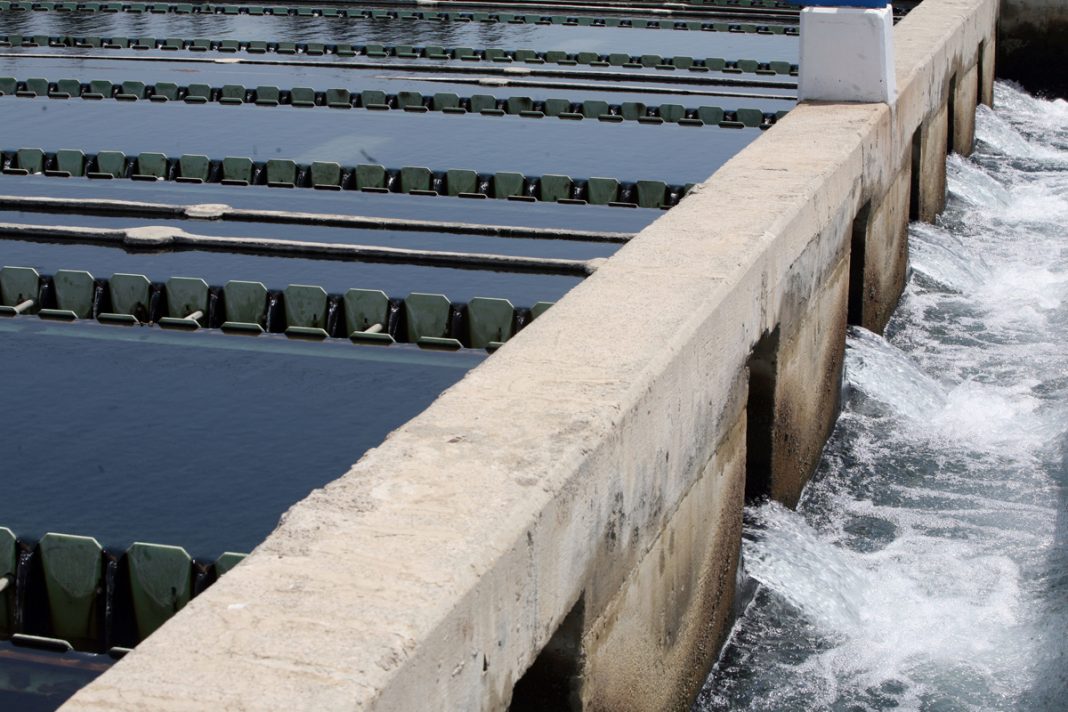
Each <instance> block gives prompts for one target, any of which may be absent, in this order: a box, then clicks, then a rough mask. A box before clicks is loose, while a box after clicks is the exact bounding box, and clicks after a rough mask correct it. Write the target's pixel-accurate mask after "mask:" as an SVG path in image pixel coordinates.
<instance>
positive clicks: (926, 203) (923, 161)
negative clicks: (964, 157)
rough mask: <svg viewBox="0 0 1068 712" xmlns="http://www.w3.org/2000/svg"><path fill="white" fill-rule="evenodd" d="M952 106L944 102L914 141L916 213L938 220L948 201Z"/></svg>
mask: <svg viewBox="0 0 1068 712" xmlns="http://www.w3.org/2000/svg"><path fill="white" fill-rule="evenodd" d="M948 122H949V107H948V105H947V104H942V105H941V106H940V107H939V108H937V109H935V110H934V111H933V112H932V113H931V114H930V115H929V116H928V117H927V119H926V120H925V121H924V122H923V123H922V124H921V125H920V127H919V129H917V130H918V132H919V134H918V137H917V140H915V141H914V143H913V156H912V170H913V172H914V174H915V175H914V178H913V180H914V181H915V191H914V192H915V195H914V196H913V198H914V199H915V201H916V205H915V206H914V208H915V214H914V215H913V217H915V218H916V219H917V220H923V221H924V222H934V219H935V218H936V217H938V213H940V212H942V208H943V207H944V206H945V204H946V139H947V138H948V128H949V123H948Z"/></svg>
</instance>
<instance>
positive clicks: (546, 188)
mask: <svg viewBox="0 0 1068 712" xmlns="http://www.w3.org/2000/svg"><path fill="white" fill-rule="evenodd" d="M540 193H541V199H542V200H544V201H545V202H547V203H555V202H556V201H558V200H567V199H568V198H570V197H571V179H570V178H569V177H567V176H558V175H544V176H542V177H541V189H540Z"/></svg>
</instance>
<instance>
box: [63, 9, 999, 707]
mask: <svg viewBox="0 0 1068 712" xmlns="http://www.w3.org/2000/svg"><path fill="white" fill-rule="evenodd" d="M996 11H997V4H996V0H927V2H925V3H924V4H923V5H922V6H920V7H919V8H918V9H917V10H916V11H914V12H913V13H912V14H910V15H909V16H908V18H906V19H905V20H904V21H903V22H901V23H900V24H899V25H898V26H897V28H896V30H895V42H896V44H897V49H898V56H897V83H898V86H899V89H900V98H899V99H898V101H897V102H896V103H895V105H894V106H892V107H890V106H886V105H885V104H878V105H817V104H807V105H803V106H800V107H798V108H797V109H796V110H795V111H793V112H791V113H790V115H789V116H788V117H787V118H786V119H785V120H784V121H782V122H781V123H780V124H778V125H777V126H776V127H775V128H774V130H772V131H770V132H768V133H767V134H766V135H764V136H762V137H761V138H760V139H759V140H758V141H756V142H754V143H753V144H752V145H751V146H749V147H748V148H747V149H746V150H745V151H743V152H742V153H740V154H739V155H738V156H737V157H735V158H734V159H733V160H731V161H730V162H729V163H728V164H727V165H725V166H724V167H723V168H722V169H720V170H719V171H718V172H717V173H716V174H715V175H714V176H713V177H712V178H710V179H709V180H708V181H706V182H705V183H704V184H703V185H701V186H700V187H699V188H698V189H697V190H696V191H695V192H694V193H693V194H692V195H691V196H689V197H687V198H686V199H685V200H684V201H683V203H682V204H681V205H679V206H678V207H676V208H674V209H672V210H671V211H670V212H668V213H666V214H665V215H664V216H663V217H662V218H661V219H660V220H658V221H656V222H655V223H654V224H652V225H651V226H649V227H648V228H647V229H646V230H644V231H643V232H642V233H641V235H640V236H639V237H638V238H636V239H635V240H633V241H632V242H630V243H629V244H628V245H627V246H626V247H625V248H623V249H622V250H621V251H620V252H619V253H618V254H617V255H616V256H614V257H613V258H612V259H610V260H608V261H607V262H606V263H605V264H604V265H603V266H602V267H601V268H600V269H599V270H598V271H597V272H596V274H594V275H593V276H592V277H591V278H589V279H588V280H586V281H585V282H584V283H583V284H582V285H580V286H579V287H578V288H576V289H575V290H574V291H573V292H572V293H571V294H569V295H568V296H567V297H566V298H565V299H563V300H562V301H561V302H560V303H559V304H557V305H556V306H555V307H554V308H553V309H552V310H550V311H549V312H548V313H547V314H546V315H545V316H543V317H542V318H539V319H538V320H537V321H536V322H534V323H533V324H532V325H531V326H530V327H529V328H527V329H525V330H524V331H523V332H521V333H520V334H519V335H518V336H516V337H515V338H514V339H512V340H511V341H509V342H508V344H507V345H505V346H504V347H503V348H502V349H501V350H500V351H499V352H498V353H497V354H495V355H494V356H493V357H492V358H491V359H489V360H488V361H487V362H486V363H485V364H483V365H482V366H480V367H479V368H477V369H475V370H474V371H472V372H471V373H470V374H469V375H468V376H467V377H466V378H465V379H464V380H463V381H462V382H460V383H459V384H457V385H456V386H454V387H453V388H451V389H450V390H448V391H447V392H445V393H444V394H443V395H442V396H441V397H440V398H439V399H438V400H437V401H436V402H435V403H434V404H433V405H432V406H431V407H430V408H428V409H427V410H426V411H425V412H424V413H423V414H421V415H420V416H418V417H416V418H414V419H413V420H412V421H410V422H409V423H407V424H406V425H404V426H403V427H401V428H400V429H398V430H397V431H395V432H394V433H393V434H391V435H390V436H389V437H388V438H387V439H386V441H385V442H384V443H383V444H382V445H381V446H380V447H378V448H377V449H375V450H372V451H370V452H368V453H367V454H366V456H364V457H363V459H361V460H360V462H358V463H357V464H356V465H355V466H354V467H353V468H352V470H351V471H349V472H348V473H347V474H346V475H344V476H343V477H341V478H340V479H338V480H336V481H335V482H333V483H331V484H330V485H328V486H327V487H325V488H324V489H322V490H319V491H316V492H314V493H312V494H311V495H310V496H309V497H308V498H307V499H306V500H304V501H303V502H300V503H299V504H297V505H296V506H294V507H293V508H292V509H291V510H290V511H289V512H288V513H287V514H286V515H285V517H284V518H283V521H282V523H281V525H280V526H279V528H278V529H277V530H276V531H275V532H274V533H273V534H272V535H271V536H270V537H269V538H268V539H267V541H265V542H264V543H263V544H262V545H261V546H260V547H258V548H257V550H256V551H255V552H254V553H253V554H252V555H251V556H250V557H249V558H248V559H247V560H246V561H245V562H244V563H242V564H241V565H240V566H238V567H237V568H236V569H235V570H234V571H232V572H231V573H229V574H228V575H227V576H226V577H224V578H223V579H222V580H221V581H220V582H219V583H217V584H216V585H215V586H214V587H212V588H211V589H210V590H209V591H208V592H206V593H205V594H204V595H202V596H200V597H199V598H197V599H195V600H194V601H193V602H192V603H191V604H190V605H189V606H187V607H186V608H185V609H184V610H183V611H181V612H180V613H179V614H178V615H177V616H175V618H174V619H172V621H171V622H170V623H168V624H167V625H165V626H164V627H163V628H162V629H160V630H159V631H158V632H157V633H156V634H154V635H153V636H152V637H150V638H149V639H148V640H146V641H145V642H144V643H142V644H141V645H140V646H139V648H138V649H137V650H136V651H134V652H133V653H132V654H130V655H128V656H127V657H126V658H125V659H124V660H123V661H122V662H121V663H119V664H118V665H116V666H115V667H114V668H113V669H112V670H110V671H109V672H107V673H105V674H104V675H103V676H102V677H101V678H99V679H98V680H97V681H96V682H95V683H93V684H92V685H90V686H89V687H87V688H85V689H84V690H82V691H81V692H80V693H78V694H77V695H76V696H75V697H74V698H73V699H72V700H71V701H70V702H69V703H68V705H67V706H66V709H70V710H108V711H111V710H131V711H132V710H144V709H152V710H187V709H188V710H192V709H202V708H204V707H206V706H210V707H211V708H213V709H228V710H245V709H247V710H264V709H286V710H350V709H351V710H355V709H366V710H397V711H405V712H407V711H409V710H413V709H426V708H433V709H462V710H477V709H484V710H493V709H503V708H505V707H507V706H508V705H509V703H510V702H515V704H516V707H517V708H523V707H526V708H536V707H537V706H538V705H539V703H540V704H542V705H543V706H544V705H545V704H546V700H549V701H550V703H552V704H554V705H555V706H557V707H558V708H567V707H570V708H573V709H574V708H582V709H588V710H613V711H626V710H652V709H685V708H687V707H688V705H689V702H690V700H691V699H692V697H693V695H694V694H695V693H696V691H697V689H698V688H699V686H700V684H701V682H702V680H703V678H704V676H705V674H706V672H707V671H708V669H709V667H710V666H711V664H712V662H713V661H714V659H715V656H716V654H717V651H718V648H719V646H720V644H721V642H722V640H723V637H724V635H725V633H726V630H727V627H728V625H729V622H730V610H731V603H732V597H733V595H734V586H735V583H734V582H735V568H736V564H737V554H738V545H739V537H740V528H741V505H742V503H743V497H744V493H745V491H746V487H747V485H748V486H749V487H750V489H751V490H753V491H763V492H768V493H770V494H771V495H772V496H774V497H776V498H778V499H780V500H782V501H785V502H788V503H793V502H795V501H796V499H797V497H798V495H799V493H800V490H801V487H802V486H803V484H804V482H805V481H806V479H807V478H808V476H809V474H810V473H811V471H812V468H813V466H814V465H815V463H816V461H817V459H818V457H819V453H820V450H821V448H822V446H823V442H824V439H825V437H826V435H827V433H828V432H829V430H830V428H831V427H832V425H833V422H834V419H835V416H836V411H837V405H838V398H839V383H840V373H841V364H842V353H843V344H844V334H845V327H846V322H847V316H852V317H853V318H854V320H855V321H858V322H860V323H864V324H866V325H868V326H870V327H872V328H881V326H882V325H883V324H884V323H885V321H886V319H887V317H888V315H889V313H890V311H891V310H892V308H893V305H894V303H895V302H896V299H897V296H898V294H899V292H900V288H901V285H902V283H903V280H904V270H905V261H906V233H905V225H906V221H907V218H908V213H909V210H910V209H912V210H914V211H917V212H922V214H923V215H925V216H927V217H930V216H931V215H933V214H934V211H936V210H937V209H938V207H940V206H941V204H942V201H943V199H944V188H945V166H944V158H945V149H946V145H947V140H948V134H949V128H948V127H949V126H950V125H952V126H953V127H954V131H953V141H954V143H957V142H958V138H959V141H961V142H963V141H964V138H963V137H965V136H967V135H969V134H968V132H969V131H970V130H971V128H970V127H971V125H972V123H971V122H972V120H973V114H974V103H973V102H974V100H975V97H976V96H983V97H987V96H989V89H988V85H989V82H990V81H991V77H990V75H989V73H988V72H986V71H979V70H974V71H973V69H972V68H973V67H975V66H976V65H977V64H979V63H980V51H979V48H980V45H981V44H983V46H986V47H990V46H992V42H993V32H994V21H995V15H996ZM984 43H985V44H984ZM983 63H984V64H985V63H987V60H985V59H984V60H983ZM954 78H956V80H955V81H954ZM969 82H972V87H973V88H972V89H968V88H967V86H966V85H967V84H968V83H969ZM951 96H952V97H953V98H952V101H951V99H950V97H951ZM951 114H952V115H951ZM961 145H962V144H961ZM910 206H911V208H910ZM859 280H863V282H859ZM750 367H751V368H750ZM751 383H752V384H754V387H753V389H752V390H751V389H750V384H751ZM543 649H545V650H546V653H545V655H542V656H541V657H540V658H539V657H538V655H539V651H542V650H543ZM532 666H533V667H532ZM528 669H530V670H531V677H528V678H527V681H528V682H530V681H531V680H534V681H535V683H536V684H526V683H524V684H523V685H521V686H520V687H519V688H518V689H519V693H518V694H517V696H516V697H517V699H515V700H513V688H514V687H515V686H516V683H517V681H519V680H520V679H521V678H522V676H523V675H524V673H526V672H527V671H528Z"/></svg>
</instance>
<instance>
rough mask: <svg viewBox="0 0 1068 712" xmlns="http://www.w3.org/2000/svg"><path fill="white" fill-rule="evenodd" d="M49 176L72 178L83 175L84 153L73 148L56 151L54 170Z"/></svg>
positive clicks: (49, 172)
mask: <svg viewBox="0 0 1068 712" xmlns="http://www.w3.org/2000/svg"><path fill="white" fill-rule="evenodd" d="M48 174H49V175H60V176H68V177H70V176H74V177H77V178H80V177H82V176H83V175H85V153H83V152H82V151H79V150H77V149H73V148H61V149H59V150H58V151H56V170H54V171H48Z"/></svg>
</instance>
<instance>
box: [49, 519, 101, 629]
mask: <svg viewBox="0 0 1068 712" xmlns="http://www.w3.org/2000/svg"><path fill="white" fill-rule="evenodd" d="M37 551H38V553H39V554H40V557H41V568H42V569H43V570H44V581H45V589H46V590H47V591H48V608H49V611H50V612H51V619H52V635H53V636H54V637H56V638H61V639H63V640H66V641H67V642H69V643H70V644H71V645H74V646H75V647H81V648H84V647H92V645H93V644H94V643H95V642H96V640H97V638H98V636H99V632H100V607H99V606H98V605H97V603H98V600H99V597H100V595H101V593H102V591H103V578H104V570H103V560H102V558H101V548H100V544H99V543H97V540H96V539H93V538H92V537H87V536H71V535H69V534H53V533H48V534H45V535H44V536H43V537H41V541H40V543H38V545H37Z"/></svg>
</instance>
